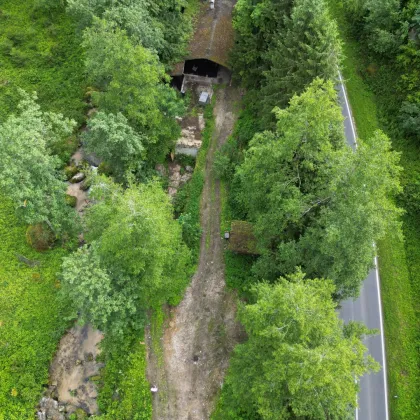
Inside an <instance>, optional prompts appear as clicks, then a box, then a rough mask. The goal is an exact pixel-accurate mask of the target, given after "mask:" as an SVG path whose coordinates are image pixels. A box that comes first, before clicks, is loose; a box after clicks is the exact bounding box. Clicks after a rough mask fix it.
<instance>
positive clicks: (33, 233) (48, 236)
mask: <svg viewBox="0 0 420 420" xmlns="http://www.w3.org/2000/svg"><path fill="white" fill-rule="evenodd" d="M26 241H27V242H28V244H29V245H30V246H31V247H32V248H34V249H36V250H37V251H46V250H47V249H50V248H51V247H52V246H53V245H54V242H55V235H54V232H53V231H52V230H51V229H50V227H49V226H48V225H47V224H46V223H37V224H36V225H31V226H29V227H28V229H27V230H26Z"/></svg>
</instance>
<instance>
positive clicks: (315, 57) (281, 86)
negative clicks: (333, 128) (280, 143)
mask: <svg viewBox="0 0 420 420" xmlns="http://www.w3.org/2000/svg"><path fill="white" fill-rule="evenodd" d="M285 19H286V29H285V31H284V33H283V34H279V36H278V37H277V38H276V40H275V46H274V48H272V49H270V50H269V51H268V52H267V55H268V59H269V61H270V69H269V70H268V71H267V72H266V73H265V78H266V80H265V83H264V87H263V89H262V91H261V93H262V97H261V100H262V101H263V103H264V110H265V115H270V112H271V110H272V109H273V108H274V106H280V107H284V106H286V105H287V103H288V102H289V100H290V98H291V97H292V96H293V95H294V94H296V93H297V94H299V93H301V92H302V91H303V90H304V89H305V88H306V86H307V85H308V84H309V83H311V82H312V80H314V79H315V78H316V77H320V78H322V79H324V80H330V79H331V80H335V79H336V77H337V71H338V65H339V62H340V55H341V46H340V40H339V36H338V31H337V26H336V24H335V22H334V21H333V20H332V19H331V18H330V16H329V13H328V7H327V4H326V3H325V1H324V0H296V1H295V2H294V4H293V10H292V12H291V16H290V18H287V17H286V18H285Z"/></svg>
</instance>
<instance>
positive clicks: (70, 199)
mask: <svg viewBox="0 0 420 420" xmlns="http://www.w3.org/2000/svg"><path fill="white" fill-rule="evenodd" d="M66 203H67V204H68V205H69V206H70V207H76V204H77V197H75V196H74V195H70V194H66Z"/></svg>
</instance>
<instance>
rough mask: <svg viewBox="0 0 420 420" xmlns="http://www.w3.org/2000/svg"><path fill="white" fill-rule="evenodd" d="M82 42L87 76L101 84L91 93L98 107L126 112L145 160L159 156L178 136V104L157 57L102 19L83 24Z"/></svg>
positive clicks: (167, 149) (179, 112) (116, 112)
mask: <svg viewBox="0 0 420 420" xmlns="http://www.w3.org/2000/svg"><path fill="white" fill-rule="evenodd" d="M83 46H84V48H85V49H86V69H87V72H88V74H89V77H90V80H91V82H92V83H93V84H95V85H96V86H97V87H98V88H100V89H101V91H100V92H96V94H94V99H95V101H96V102H97V104H98V105H99V109H100V110H101V111H105V112H106V113H113V114H118V113H122V114H123V115H124V116H125V117H126V118H127V120H128V122H129V123H130V125H131V126H132V127H133V128H134V129H135V130H136V132H138V133H140V134H141V137H142V140H143V146H144V148H145V151H146V153H147V158H148V161H149V163H150V164H153V163H154V162H156V161H158V160H161V159H163V157H164V156H165V155H166V154H167V153H168V151H169V150H170V149H171V148H172V147H173V145H174V142H175V140H176V139H177V138H178V135H179V130H180V128H179V126H178V124H177V123H176V120H175V116H176V115H180V114H181V113H182V112H183V104H182V102H181V101H180V100H179V99H178V98H177V95H176V92H175V90H174V89H172V88H171V87H170V86H169V84H168V83H167V76H166V75H165V73H164V68H163V66H162V65H160V64H159V62H158V59H157V57H156V56H155V55H154V54H153V53H151V52H150V51H149V50H147V49H146V48H144V47H142V46H141V45H134V44H133V43H132V41H131V40H130V38H129V37H128V36H127V35H126V33H125V32H124V31H122V30H120V29H119V28H114V25H112V24H110V23H108V22H106V21H103V20H95V22H94V24H93V26H92V27H90V28H87V29H86V30H85V32H84V35H83ZM162 81H164V83H162Z"/></svg>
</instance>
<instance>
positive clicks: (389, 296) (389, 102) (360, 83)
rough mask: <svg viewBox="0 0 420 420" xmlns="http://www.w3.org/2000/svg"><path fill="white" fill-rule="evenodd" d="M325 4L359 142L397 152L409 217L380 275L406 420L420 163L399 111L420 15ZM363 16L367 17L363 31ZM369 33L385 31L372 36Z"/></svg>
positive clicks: (411, 412)
mask: <svg viewBox="0 0 420 420" xmlns="http://www.w3.org/2000/svg"><path fill="white" fill-rule="evenodd" d="M329 3H330V8H331V11H332V12H333V15H334V17H335V18H336V19H337V20H338V22H339V28H340V30H341V36H342V38H343V40H344V41H345V42H344V44H343V49H344V56H345V60H344V63H343V64H344V65H343V74H344V77H345V78H346V84H347V90H348V94H349V99H350V102H351V105H352V108H353V114H354V118H355V120H356V126H357V130H358V133H359V136H360V137H361V138H368V137H369V136H370V135H371V133H372V132H373V130H375V129H376V128H377V127H381V128H383V129H384V130H385V131H386V132H387V133H388V134H389V135H390V137H391V140H392V145H393V147H394V149H396V150H398V151H400V152H401V159H400V162H401V165H402V166H403V168H404V170H403V173H402V176H401V183H402V186H403V188H404V192H403V194H401V195H400V197H399V203H400V205H402V206H403V207H404V209H405V210H406V213H405V215H404V216H403V218H402V220H403V225H402V228H403V233H404V239H399V240H397V239H396V238H391V237H389V236H388V237H386V238H385V239H384V240H383V241H381V242H380V243H379V269H380V276H381V285H382V303H383V307H384V323H385V325H384V327H385V340H386V351H387V363H388V383H389V395H390V396H391V398H390V399H389V401H390V411H391V413H390V416H391V418H392V419H394V418H395V419H411V418H414V417H415V416H416V415H417V413H418V412H419V409H420V408H419V407H420V394H419V389H420V386H419V384H420V360H419V357H418V343H419V335H418V334H419V333H418V322H419V308H420V305H419V302H420V295H419V293H418V291H419V287H418V285H419V284H420V280H419V272H418V270H417V265H418V261H419V257H420V232H419V230H418V228H417V226H418V210H417V209H418V206H417V199H418V173H419V171H420V161H419V159H418V156H419V148H418V133H419V131H418V130H417V132H416V133H414V132H412V133H409V132H407V131H406V127H405V122H410V121H411V119H410V118H408V117H407V116H405V117H404V118H401V112H402V111H403V109H402V106H401V104H403V103H404V101H408V102H410V101H415V100H416V99H415V98H416V97H415V92H416V91H417V92H418V79H417V77H418V69H419V67H418V63H416V61H415V59H416V56H417V57H418V51H419V49H418V41H417V39H418V38H417V34H418V29H416V28H417V26H416V23H415V16H416V13H417V12H416V11H415V7H413V6H415V2H405V3H404V5H405V7H403V8H400V4H399V3H398V2H383V3H382V2H373V1H371V2H363V1H362V2H360V7H361V9H358V8H356V9H354V8H349V4H350V3H351V2H346V8H344V7H343V2H340V1H330V2H329ZM373 7H377V11H379V10H383V8H384V7H385V8H389V7H391V9H392V10H393V13H384V14H383V15H382V17H381V19H384V20H385V21H388V23H389V22H390V21H391V20H392V21H393V24H392V25H391V26H387V27H384V26H383V23H384V21H383V20H377V19H376V18H374V16H375V13H371V12H369V11H368V9H369V10H372V8H373ZM401 7H402V6H401ZM347 9H350V10H349V11H350V12H351V13H354V12H355V11H356V10H359V12H362V15H360V16H359V17H358V18H357V19H356V20H355V19H354V18H353V17H352V16H349V15H346V12H345V10H347ZM413 12H414V15H413ZM366 14H369V16H370V17H369V19H368V22H367V24H366V26H365V24H364V20H365V17H366ZM372 25H373V26H372ZM374 27H377V28H382V29H381V30H380V31H378V30H373V31H372V28H374ZM379 35H381V36H382V35H383V36H385V39H388V40H393V42H392V43H391V44H390V45H389V49H386V51H383V52H382V51H376V47H375V46H374V45H373V44H375V42H373V43H372V40H373V39H374V38H372V37H376V36H379ZM394 42H396V44H395V43H394ZM379 45H382V44H380V43H379V44H378V48H379ZM381 48H382V47H381ZM416 51H417V53H416ZM416 75H417V76H416ZM416 80H417V81H416ZM411 122H412V121H411ZM395 396H397V397H395Z"/></svg>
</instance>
